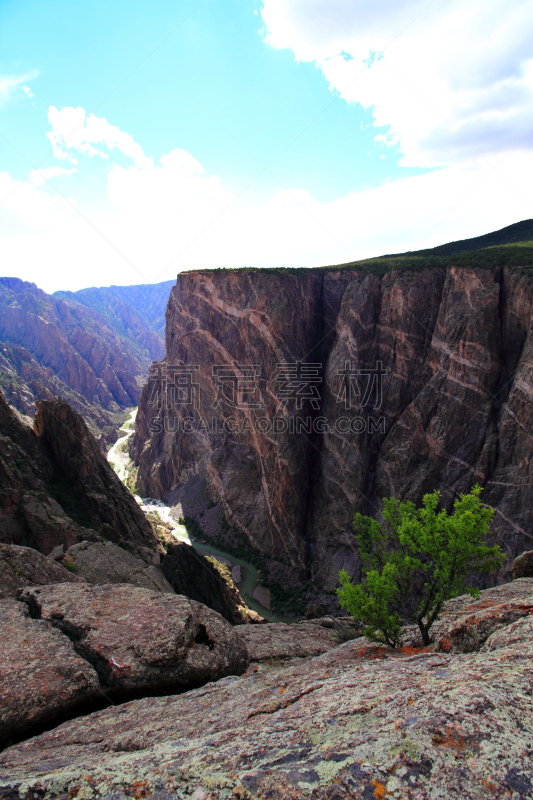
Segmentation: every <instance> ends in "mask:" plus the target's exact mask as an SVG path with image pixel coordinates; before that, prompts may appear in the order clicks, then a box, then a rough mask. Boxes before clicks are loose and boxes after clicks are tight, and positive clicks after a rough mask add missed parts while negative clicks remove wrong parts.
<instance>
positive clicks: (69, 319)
mask: <svg viewBox="0 0 533 800" xmlns="http://www.w3.org/2000/svg"><path fill="white" fill-rule="evenodd" d="M130 315H131V316H132V317H133V321H132V323H131V327H130V329H128V335H124V330H123V329H124V325H122V326H121V325H120V324H119V321H118V318H117V319H113V318H111V319H110V320H108V319H106V318H105V317H104V316H102V315H101V314H99V313H97V311H94V310H93V309H91V308H87V307H85V306H84V305H82V304H80V303H79V302H74V301H73V300H72V299H62V298H59V297H55V296H50V295H47V294H45V292H42V291H41V290H40V289H38V288H37V286H35V284H32V283H26V282H24V281H21V280H19V279H18V278H0V387H1V388H2V390H3V392H4V394H5V395H6V397H7V399H8V401H9V402H10V403H11V404H12V405H14V406H15V407H16V408H18V409H19V410H20V411H21V412H22V413H23V414H26V415H29V416H33V415H34V413H35V410H36V402H37V401H38V400H53V399H54V398H56V397H58V396H61V397H63V398H64V399H65V400H68V401H69V402H70V403H71V405H72V406H73V407H74V408H75V409H76V410H77V411H78V412H79V413H81V414H82V415H83V416H84V418H85V419H86V421H87V423H88V424H89V425H90V426H91V428H92V429H93V432H98V433H103V434H104V437H105V438H106V440H107V441H115V439H116V427H117V422H118V420H119V418H121V417H120V412H121V411H122V410H123V409H125V408H127V407H129V406H132V405H135V404H136V403H137V399H138V397H139V391H140V384H141V382H142V380H143V379H144V377H145V375H146V372H147V369H148V365H149V363H150V361H151V360H152V359H153V358H158V357H160V353H161V345H162V342H161V339H160V337H159V336H158V334H157V333H155V332H153V331H151V330H150V329H149V328H148V326H147V325H146V324H144V323H142V321H141V320H140V319H137V318H135V311H134V309H130Z"/></svg>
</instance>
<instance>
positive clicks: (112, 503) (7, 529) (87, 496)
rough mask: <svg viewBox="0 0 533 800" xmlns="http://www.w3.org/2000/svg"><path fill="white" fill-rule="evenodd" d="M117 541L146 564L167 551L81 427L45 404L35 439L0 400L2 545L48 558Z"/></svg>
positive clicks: (72, 416)
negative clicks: (58, 550)
mask: <svg viewBox="0 0 533 800" xmlns="http://www.w3.org/2000/svg"><path fill="white" fill-rule="evenodd" d="M101 536H103V537H104V538H108V539H111V540H112V541H114V542H116V543H117V544H121V545H123V546H124V547H129V548H131V550H132V551H133V552H134V553H135V554H136V555H138V556H140V557H141V558H143V559H144V560H145V561H147V562H148V563H154V562H155V563H157V562H158V561H159V555H160V553H162V552H163V549H162V547H161V545H160V543H159V541H158V539H157V537H156V536H155V534H154V533H153V531H152V528H151V526H150V523H149V522H148V521H147V520H146V518H145V516H144V514H143V512H142V510H141V509H140V507H139V506H138V504H137V503H136V502H135V500H134V498H133V497H132V495H131V494H130V492H129V491H128V490H127V489H126V488H125V487H124V486H123V484H122V483H121V482H120V480H119V479H118V478H117V476H116V475H115V473H114V472H113V470H112V468H111V467H110V465H109V464H108V462H107V460H106V458H105V456H104V455H103V453H102V452H101V450H100V448H99V447H98V445H97V444H96V441H95V439H94V437H93V436H92V434H91V432H90V431H89V429H88V428H87V425H86V424H85V422H84V421H83V419H82V418H81V417H80V416H79V415H78V414H76V413H75V412H74V411H73V410H72V409H71V408H70V406H69V405H68V404H67V403H64V402H62V401H59V400H54V401H43V403H41V404H40V408H39V412H38V414H37V417H36V420H35V431H34V430H32V429H31V428H29V427H28V426H27V425H25V424H24V423H23V422H22V421H21V419H20V418H19V417H18V416H17V414H16V412H14V411H13V409H11V408H10V406H9V405H8V404H7V403H6V402H5V400H4V398H3V397H2V396H1V394H0V541H3V542H4V543H5V544H16V545H20V546H24V547H32V548H34V549H36V550H39V551H40V552H41V553H44V554H45V555H47V554H48V553H50V552H51V551H52V550H53V549H54V548H55V547H56V546H58V545H65V546H66V547H69V546H71V545H73V544H76V543H78V542H80V541H93V542H96V541H99V538H100V537H101Z"/></svg>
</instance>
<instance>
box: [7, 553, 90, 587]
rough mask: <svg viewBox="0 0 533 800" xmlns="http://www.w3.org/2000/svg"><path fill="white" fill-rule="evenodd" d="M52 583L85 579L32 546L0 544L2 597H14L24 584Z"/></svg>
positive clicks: (81, 581)
mask: <svg viewBox="0 0 533 800" xmlns="http://www.w3.org/2000/svg"><path fill="white" fill-rule="evenodd" d="M50 583H83V579H82V577H80V576H78V575H73V574H72V572H69V571H68V569H65V567H63V566H61V564H57V563H56V562H55V561H54V560H53V559H52V558H48V557H47V556H43V554H42V553H38V552H37V550H33V549H32V548H31V547H18V546H17V545H16V544H0V599H5V598H6V597H15V596H16V594H17V592H18V590H19V589H22V588H23V587H24V586H45V585H46V584H50Z"/></svg>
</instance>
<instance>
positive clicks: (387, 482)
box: [132, 260, 533, 591]
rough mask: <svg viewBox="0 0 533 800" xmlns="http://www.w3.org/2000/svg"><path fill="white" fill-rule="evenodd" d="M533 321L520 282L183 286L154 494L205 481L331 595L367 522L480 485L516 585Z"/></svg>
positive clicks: (144, 481)
mask: <svg viewBox="0 0 533 800" xmlns="http://www.w3.org/2000/svg"><path fill="white" fill-rule="evenodd" d="M465 263H468V262H465ZM532 307H533V277H532V275H531V274H530V272H528V271H527V270H522V269H520V268H517V267H504V268H498V267H495V268H491V269H483V268H481V267H468V266H446V262H445V261H444V260H441V261H439V262H438V263H436V264H435V265H434V266H432V267H431V268H426V269H419V270H417V271H412V270H409V269H403V270H401V271H400V270H391V271H388V272H386V273H385V274H382V275H380V274H373V273H371V272H369V271H367V270H364V269H356V268H354V269H342V268H339V269H330V270H300V271H299V270H293V271H290V270H286V271H284V270H277V271H265V270H257V271H253V270H219V271H199V272H187V273H181V274H180V275H179V276H178V280H177V284H176V286H175V287H174V288H173V289H172V291H171V295H170V299H169V305H168V310H167V331H166V344H167V358H166V360H165V361H163V362H160V363H159V364H156V365H154V368H153V369H152V373H151V378H150V381H149V383H148V385H147V386H146V387H145V388H144V389H143V391H142V394H141V398H140V406H139V413H138V416H137V428H136V433H135V438H134V442H133V444H132V453H133V455H134V457H135V459H136V463H138V465H139V479H138V481H139V482H138V487H139V490H140V493H141V494H144V495H150V496H153V497H161V498H163V497H169V496H171V495H172V493H174V492H175V491H176V490H179V489H180V487H183V486H185V485H187V484H188V482H190V481H193V480H198V479H205V480H206V482H207V487H208V491H209V494H210V496H211V499H212V501H214V502H217V503H220V504H221V506H222V507H223V510H224V513H225V516H226V518H227V521H228V523H229V524H230V525H231V526H232V528H233V529H234V530H236V531H238V532H239V533H240V534H241V535H242V534H245V536H246V537H247V538H248V540H249V541H250V542H251V543H252V544H253V545H254V546H256V547H257V548H258V549H259V550H261V551H262V552H263V553H264V554H267V555H269V556H275V557H277V558H279V559H280V560H284V561H286V562H288V563H290V564H292V565H293V566H295V567H296V568H297V569H298V570H299V575H300V578H301V579H302V578H305V577H309V574H311V576H312V577H313V578H314V579H315V580H316V581H318V582H319V583H320V584H322V586H323V587H324V588H326V589H328V590H330V591H331V590H332V589H333V588H334V587H335V585H336V581H337V575H338V572H339V570H340V569H341V568H345V569H347V570H348V572H349V573H350V574H351V575H352V576H353V577H355V578H357V577H358V575H359V569H360V565H359V558H358V555H357V552H356V548H355V544H354V539H353V536H352V535H351V520H352V519H353V517H354V514H355V513H356V512H357V511H360V512H362V513H366V514H373V515H375V514H378V513H379V509H380V506H381V501H382V498H383V497H386V496H391V495H394V496H396V497H399V498H400V499H402V500H412V501H413V502H416V503H419V502H420V501H421V498H422V496H423V494H424V493H426V492H427V491H432V490H433V489H435V488H437V489H439V490H440V491H441V493H442V498H443V502H444V504H445V505H446V506H447V507H450V505H451V504H452V502H453V500H454V499H455V497H457V494H458V493H461V492H465V491H468V489H469V488H470V487H471V486H472V485H473V484H474V483H479V484H481V485H482V486H483V487H484V492H483V495H482V499H483V501H484V502H486V503H489V504H490V505H493V506H494V507H495V508H496V515H495V518H494V525H493V540H494V541H495V542H498V543H499V544H500V545H501V546H502V548H503V549H504V551H505V553H506V556H507V559H508V561H507V566H506V567H505V568H504V570H502V572H501V573H500V575H499V578H498V579H499V580H501V579H504V578H505V577H506V576H507V577H510V574H509V573H510V569H511V567H510V565H511V563H512V561H513V559H514V557H515V556H516V555H517V554H518V553H520V552H522V551H523V550H524V547H525V546H526V545H527V543H528V542H529V537H530V533H528V531H529V532H530V531H531V530H532V528H533V495H532V491H533V481H532V475H531V470H532V469H533V466H532V465H533V459H532V455H533V443H532V441H531V438H530V437H529V435H524V432H528V431H530V430H532V429H533V372H532V370H533V368H532V366H531V365H532V363H533V356H532V346H533V345H532V342H533V328H532V315H531V311H532ZM302 363H303V365H304V366H302ZM280 364H284V365H285V367H283V368H282V367H279V366H278V365H280ZM287 365H289V366H287ZM313 365H319V366H313ZM320 365H321V366H320Z"/></svg>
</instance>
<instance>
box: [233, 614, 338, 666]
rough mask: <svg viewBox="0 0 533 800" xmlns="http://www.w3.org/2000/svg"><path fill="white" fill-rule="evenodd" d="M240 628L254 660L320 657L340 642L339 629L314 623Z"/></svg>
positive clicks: (281, 623) (241, 635)
mask: <svg viewBox="0 0 533 800" xmlns="http://www.w3.org/2000/svg"><path fill="white" fill-rule="evenodd" d="M236 631H237V633H238V635H239V636H240V637H241V639H242V640H243V642H244V643H245V645H246V649H247V650H248V653H249V655H250V660H251V661H267V660H269V661H270V660H275V659H289V658H291V659H292V658H307V657H308V656H318V655H320V654H321V653H325V652H327V651H328V650H332V649H333V648H334V647H337V645H338V644H339V636H338V634H337V633H336V632H335V630H333V629H331V628H329V629H328V628H322V627H321V626H320V625H315V624H313V623H305V622H303V623H300V624H299V625H287V624H286V623H284V622H271V623H267V624H266V625H239V627H238V628H236Z"/></svg>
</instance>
